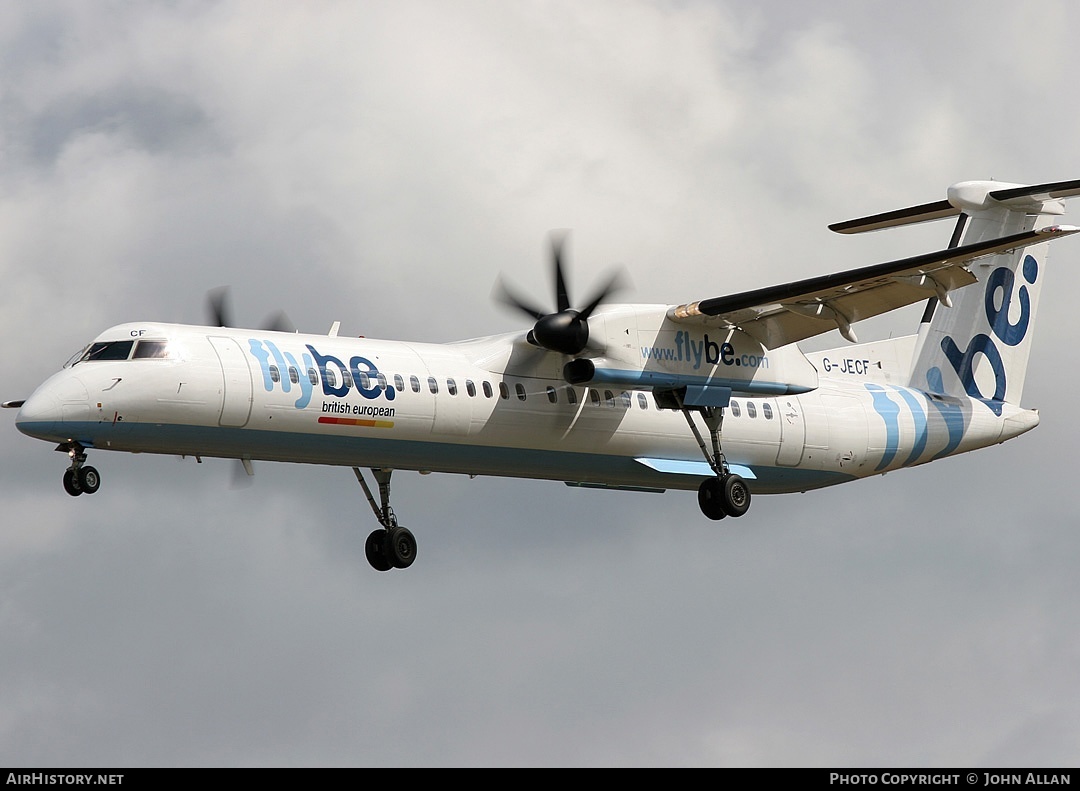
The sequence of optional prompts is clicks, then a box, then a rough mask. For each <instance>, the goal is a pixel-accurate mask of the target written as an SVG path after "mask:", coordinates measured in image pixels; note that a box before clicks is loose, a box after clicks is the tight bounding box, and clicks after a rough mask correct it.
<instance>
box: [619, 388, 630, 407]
mask: <svg viewBox="0 0 1080 791" xmlns="http://www.w3.org/2000/svg"><path fill="white" fill-rule="evenodd" d="M619 401H620V402H622V408H623V409H629V408H630V394H629V393H628V392H626V391H625V390H623V391H622V392H621V393H619Z"/></svg>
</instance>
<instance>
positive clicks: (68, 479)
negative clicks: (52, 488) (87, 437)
mask: <svg viewBox="0 0 1080 791" xmlns="http://www.w3.org/2000/svg"><path fill="white" fill-rule="evenodd" d="M56 449H57V450H59V451H64V452H65V453H67V455H68V456H69V457H70V458H71V466H70V467H68V468H67V469H66V470H64V491H65V492H67V493H68V494H70V495H71V496H72V497H78V496H79V495H80V494H94V492H96V491H97V490H98V487H99V486H101V475H100V474H99V473H98V471H97V470H96V469H95V468H94V467H91V466H89V465H87V464H86V449H85V448H84V447H83V446H82V445H80V444H79V443H78V442H71V443H65V444H63V445H59V446H57V448H56Z"/></svg>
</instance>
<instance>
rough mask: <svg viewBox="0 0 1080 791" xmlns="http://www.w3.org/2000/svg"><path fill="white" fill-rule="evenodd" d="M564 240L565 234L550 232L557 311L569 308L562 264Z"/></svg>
mask: <svg viewBox="0 0 1080 791" xmlns="http://www.w3.org/2000/svg"><path fill="white" fill-rule="evenodd" d="M565 241H566V235H565V234H558V235H556V234H552V237H551V262H552V266H553V267H554V269H555V310H556V312H558V313H562V312H563V311H564V310H569V309H570V294H569V293H568V292H567V290H566V277H565V276H564V274H563V265H562V251H563V243H564V242H565Z"/></svg>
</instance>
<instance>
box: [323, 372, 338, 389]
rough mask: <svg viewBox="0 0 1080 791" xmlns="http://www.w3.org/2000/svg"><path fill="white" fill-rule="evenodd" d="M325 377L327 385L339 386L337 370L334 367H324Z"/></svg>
mask: <svg viewBox="0 0 1080 791" xmlns="http://www.w3.org/2000/svg"><path fill="white" fill-rule="evenodd" d="M323 379H324V380H325V381H326V386H327V387H337V386H338V381H337V371H335V370H334V369H333V368H323Z"/></svg>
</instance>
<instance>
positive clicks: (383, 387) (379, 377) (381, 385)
mask: <svg viewBox="0 0 1080 791" xmlns="http://www.w3.org/2000/svg"><path fill="white" fill-rule="evenodd" d="M375 379H376V380H378V382H379V389H380V390H382V391H385V390H386V377H385V376H383V375H382V374H377V375H376V377H375Z"/></svg>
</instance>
